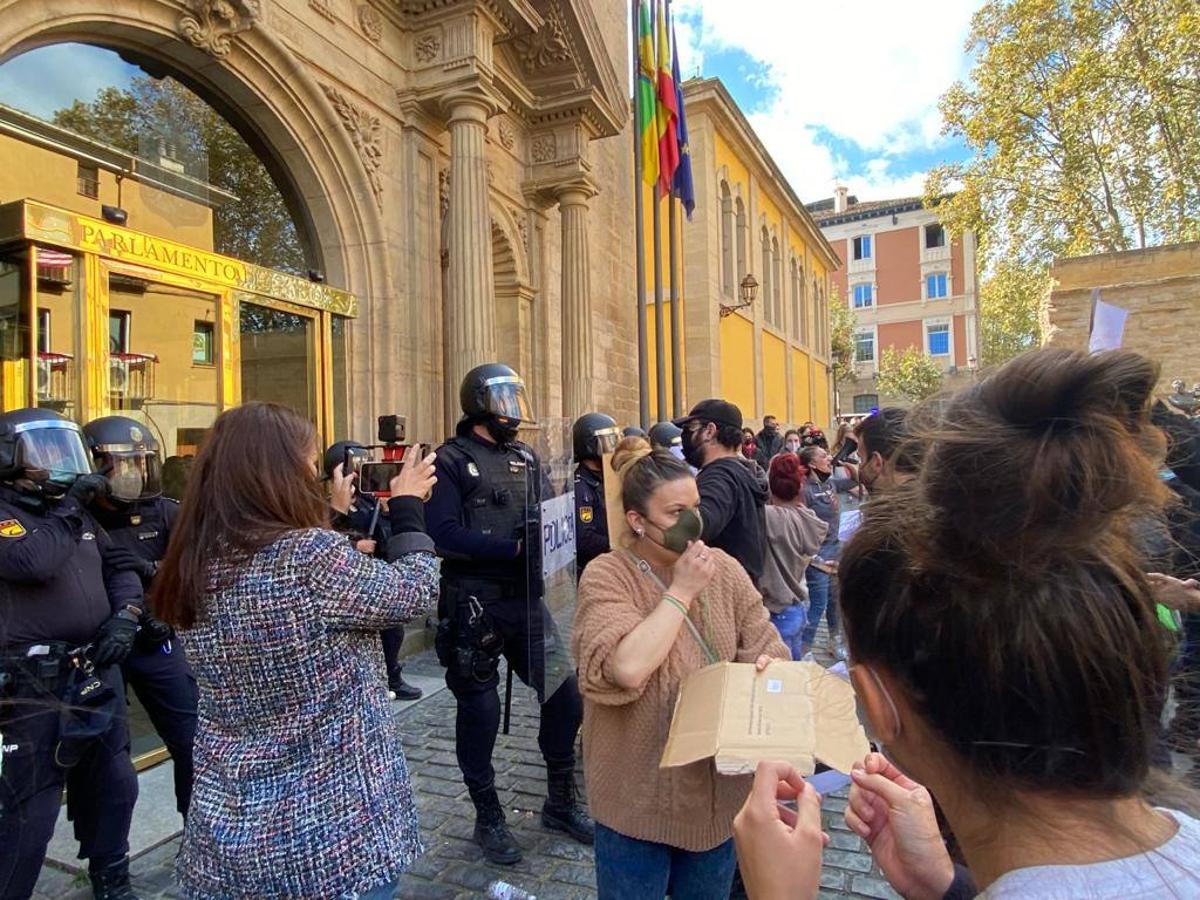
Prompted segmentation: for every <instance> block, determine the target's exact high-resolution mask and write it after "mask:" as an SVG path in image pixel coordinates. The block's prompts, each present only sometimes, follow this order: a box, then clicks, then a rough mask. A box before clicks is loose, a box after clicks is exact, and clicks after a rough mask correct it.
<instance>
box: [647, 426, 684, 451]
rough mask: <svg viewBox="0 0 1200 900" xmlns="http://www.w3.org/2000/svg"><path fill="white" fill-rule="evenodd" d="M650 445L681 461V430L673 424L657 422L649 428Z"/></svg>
mask: <svg viewBox="0 0 1200 900" xmlns="http://www.w3.org/2000/svg"><path fill="white" fill-rule="evenodd" d="M650 445H651V446H652V447H654V449H655V450H666V451H668V452H670V453H672V454H677V455H678V457H679V458H680V459H683V429H682V428H680V427H679V426H678V425H676V424H675V423H674V422H659V423H658V424H656V425H654V426H652V427H651V428H650Z"/></svg>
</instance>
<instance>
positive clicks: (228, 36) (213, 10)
mask: <svg viewBox="0 0 1200 900" xmlns="http://www.w3.org/2000/svg"><path fill="white" fill-rule="evenodd" d="M183 6H184V8H185V9H186V12H184V13H183V14H182V15H181V16H180V17H179V33H180V34H181V35H183V38H184V40H186V41H187V42H188V43H190V44H191V45H192V46H193V47H199V48H200V49H201V50H203V51H204V52H205V53H208V54H211V55H212V56H215V57H217V58H218V59H221V58H222V57H224V56H226V55H228V53H229V51H230V49H231V48H232V46H233V36H234V35H236V34H240V33H241V32H243V31H246V30H247V29H249V28H251V27H253V25H254V23H255V21H257V19H258V16H259V11H260V10H259V2H258V0H184V2H183Z"/></svg>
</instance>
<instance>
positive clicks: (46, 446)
mask: <svg viewBox="0 0 1200 900" xmlns="http://www.w3.org/2000/svg"><path fill="white" fill-rule="evenodd" d="M91 471H92V464H91V460H90V459H89V458H88V452H87V447H86V446H85V445H84V441H83V432H81V431H80V429H79V426H78V425H76V424H75V423H74V422H72V421H71V420H70V419H68V418H66V417H65V416H62V415H59V414H58V413H56V412H55V411H54V410H51V409H33V408H30V409H15V410H13V411H12V412H7V413H4V414H3V415H0V480H3V481H11V482H17V481H19V482H20V484H18V485H17V487H18V489H20V490H25V491H30V492H34V493H37V494H46V495H48V496H51V497H56V496H62V495H63V494H65V493H66V491H67V488H69V487H70V486H71V485H72V484H74V483H75V479H76V478H78V477H79V476H80V475H86V474H87V473H88V472H91Z"/></svg>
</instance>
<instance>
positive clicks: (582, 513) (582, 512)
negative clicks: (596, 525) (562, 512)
mask: <svg viewBox="0 0 1200 900" xmlns="http://www.w3.org/2000/svg"><path fill="white" fill-rule="evenodd" d="M593 516H594V513H593V512H592V508H591V507H590V506H581V507H579V521H580V522H582V523H583V524H584V525H587V524H589V523H590V522H591V521H592V518H593Z"/></svg>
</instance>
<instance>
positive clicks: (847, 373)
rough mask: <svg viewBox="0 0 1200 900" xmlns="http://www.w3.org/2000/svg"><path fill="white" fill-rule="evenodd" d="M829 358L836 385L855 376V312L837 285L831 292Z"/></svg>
mask: <svg viewBox="0 0 1200 900" xmlns="http://www.w3.org/2000/svg"><path fill="white" fill-rule="evenodd" d="M829 359H830V368H831V369H832V370H833V381H834V384H835V385H837V384H840V383H841V382H843V381H848V380H850V379H852V378H853V377H854V313H852V312H850V307H849V306H847V305H846V303H845V301H843V300H842V298H841V295H840V293H839V292H838V289H837V288H836V287H834V288H833V289H832V290H831V291H830V293H829Z"/></svg>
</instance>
